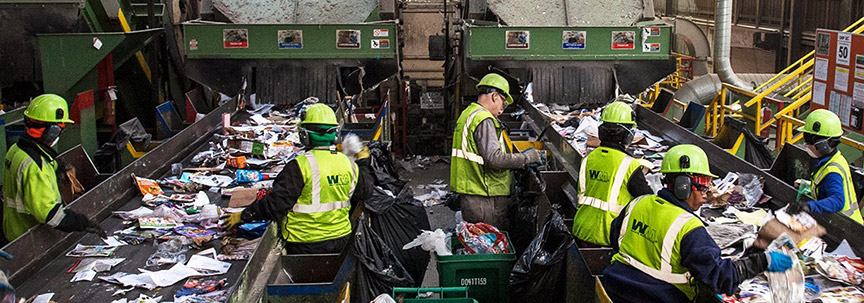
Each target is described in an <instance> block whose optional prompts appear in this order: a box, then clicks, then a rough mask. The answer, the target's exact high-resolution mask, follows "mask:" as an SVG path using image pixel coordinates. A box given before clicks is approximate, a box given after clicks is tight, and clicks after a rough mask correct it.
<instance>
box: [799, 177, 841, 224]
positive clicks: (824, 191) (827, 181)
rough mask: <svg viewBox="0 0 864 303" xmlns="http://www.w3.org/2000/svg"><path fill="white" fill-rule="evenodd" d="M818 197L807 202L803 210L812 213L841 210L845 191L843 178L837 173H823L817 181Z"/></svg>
mask: <svg viewBox="0 0 864 303" xmlns="http://www.w3.org/2000/svg"><path fill="white" fill-rule="evenodd" d="M814 186H819V197H816V200H814V201H810V202H807V203H806V204H805V205H806V206H804V207H805V208H804V210H805V211H807V212H810V213H814V214H827V213H836V212H840V211H841V210H843V206H844V205H845V203H846V202H845V201H844V198H845V192H844V190H843V178H842V177H841V176H840V174H838V173H829V174H827V175H825V178H824V179H822V182H821V183H819V184H818V185H815V184H814Z"/></svg>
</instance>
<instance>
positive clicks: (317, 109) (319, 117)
mask: <svg viewBox="0 0 864 303" xmlns="http://www.w3.org/2000/svg"><path fill="white" fill-rule="evenodd" d="M303 124H321V125H339V122H337V121H336V113H334V112H333V109H332V108H330V107H329V106H327V105H325V104H321V103H315V104H312V105H309V106H308V107H306V109H305V110H304V111H303V115H302V119H301V121H300V125H303Z"/></svg>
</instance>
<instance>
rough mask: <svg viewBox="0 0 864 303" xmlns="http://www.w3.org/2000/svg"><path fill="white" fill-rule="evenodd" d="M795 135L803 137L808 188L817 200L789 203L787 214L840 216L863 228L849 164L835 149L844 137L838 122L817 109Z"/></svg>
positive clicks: (830, 114) (828, 113) (830, 113)
mask: <svg viewBox="0 0 864 303" xmlns="http://www.w3.org/2000/svg"><path fill="white" fill-rule="evenodd" d="M798 131H800V132H802V133H804V142H805V143H806V144H807V153H809V154H810V156H811V157H813V160H812V161H811V165H810V167H812V168H813V171H812V172H811V175H810V186H811V187H812V196H814V197H816V200H814V201H809V202H797V201H796V202H791V203H789V207H788V208H787V209H786V210H787V212H789V213H793V214H795V213H799V212H802V211H805V212H809V213H814V214H824V213H836V212H839V213H841V214H844V215H846V216H848V217H850V218H852V220H855V222H858V224H864V221H862V218H861V211H860V210H859V209H858V201H857V196H856V195H855V185H854V184H853V183H852V174H851V173H850V171H849V163H848V162H846V158H845V157H843V155H842V154H841V153H840V150H839V149H837V146H838V145H840V137H841V136H843V128H842V127H841V126H840V118H838V117H837V115H835V114H834V113H833V112H830V111H827V110H824V109H817V110H814V111H813V112H812V113H810V115H808V116H807V120H806V121H805V123H804V126H802V127H799V128H798ZM796 183H798V182H796Z"/></svg>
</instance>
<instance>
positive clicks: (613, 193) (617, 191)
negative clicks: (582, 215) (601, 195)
mask: <svg viewBox="0 0 864 303" xmlns="http://www.w3.org/2000/svg"><path fill="white" fill-rule="evenodd" d="M587 160H588V157H585V158H582V164H581V165H579V204H581V205H589V206H592V207H595V208H599V209H602V210H604V211H608V212H613V213H615V214H616V215H617V214H620V213H621V211H622V210H624V206H621V205H618V196H620V195H621V184H623V183H624V176H626V175H627V168H629V167H630V163H632V162H633V157H630V156H625V157H624V159H623V160H622V161H621V163H620V164H618V171H617V172H616V173H615V179H613V181H612V188H610V189H609V201H603V200H602V199H598V198H595V197H589V196H586V195H585V186H586V185H585V184H586V182H587V178H586V174H585V168H586V167H587V166H588V165H587V164H588V162H587Z"/></svg>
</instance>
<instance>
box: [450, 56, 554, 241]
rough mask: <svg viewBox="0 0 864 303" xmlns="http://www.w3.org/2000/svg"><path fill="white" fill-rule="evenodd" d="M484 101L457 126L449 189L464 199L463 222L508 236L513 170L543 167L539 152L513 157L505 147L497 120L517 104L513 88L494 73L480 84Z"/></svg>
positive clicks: (474, 105)
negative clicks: (509, 199) (509, 107)
mask: <svg viewBox="0 0 864 303" xmlns="http://www.w3.org/2000/svg"><path fill="white" fill-rule="evenodd" d="M477 89H478V90H480V96H479V97H478V98H477V102H476V103H471V105H469V106H468V107H467V108H465V110H464V111H462V114H461V115H460V116H459V119H458V120H457V121H456V129H455V130H454V131H453V149H452V150H451V156H452V157H451V160H450V161H451V162H450V187H451V188H452V190H453V191H454V192H457V193H460V194H461V198H460V199H461V200H460V204H461V207H462V218H463V219H464V220H465V221H467V222H471V223H476V222H484V223H487V224H491V225H493V226H495V227H497V228H499V229H502V230H507V227H508V226H507V223H508V222H507V195H509V194H510V182H511V176H510V170H511V169H516V168H522V167H525V166H526V165H529V164H537V165H539V164H540V162H541V161H542V158H541V155H540V152H538V151H537V150H533V149H532V150H529V151H527V152H525V153H513V152H512V150H511V147H510V146H508V144H506V143H505V140H504V136H505V135H506V134H505V133H504V127H503V126H502V123H501V122H500V121H498V116H499V115H501V113H503V112H504V108H505V107H507V105H510V104H513V97H511V96H510V84H509V83H507V79H504V77H502V76H501V75H498V74H495V73H490V74H487V75H486V76H484V77H483V79H480V83H478V84H477Z"/></svg>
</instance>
